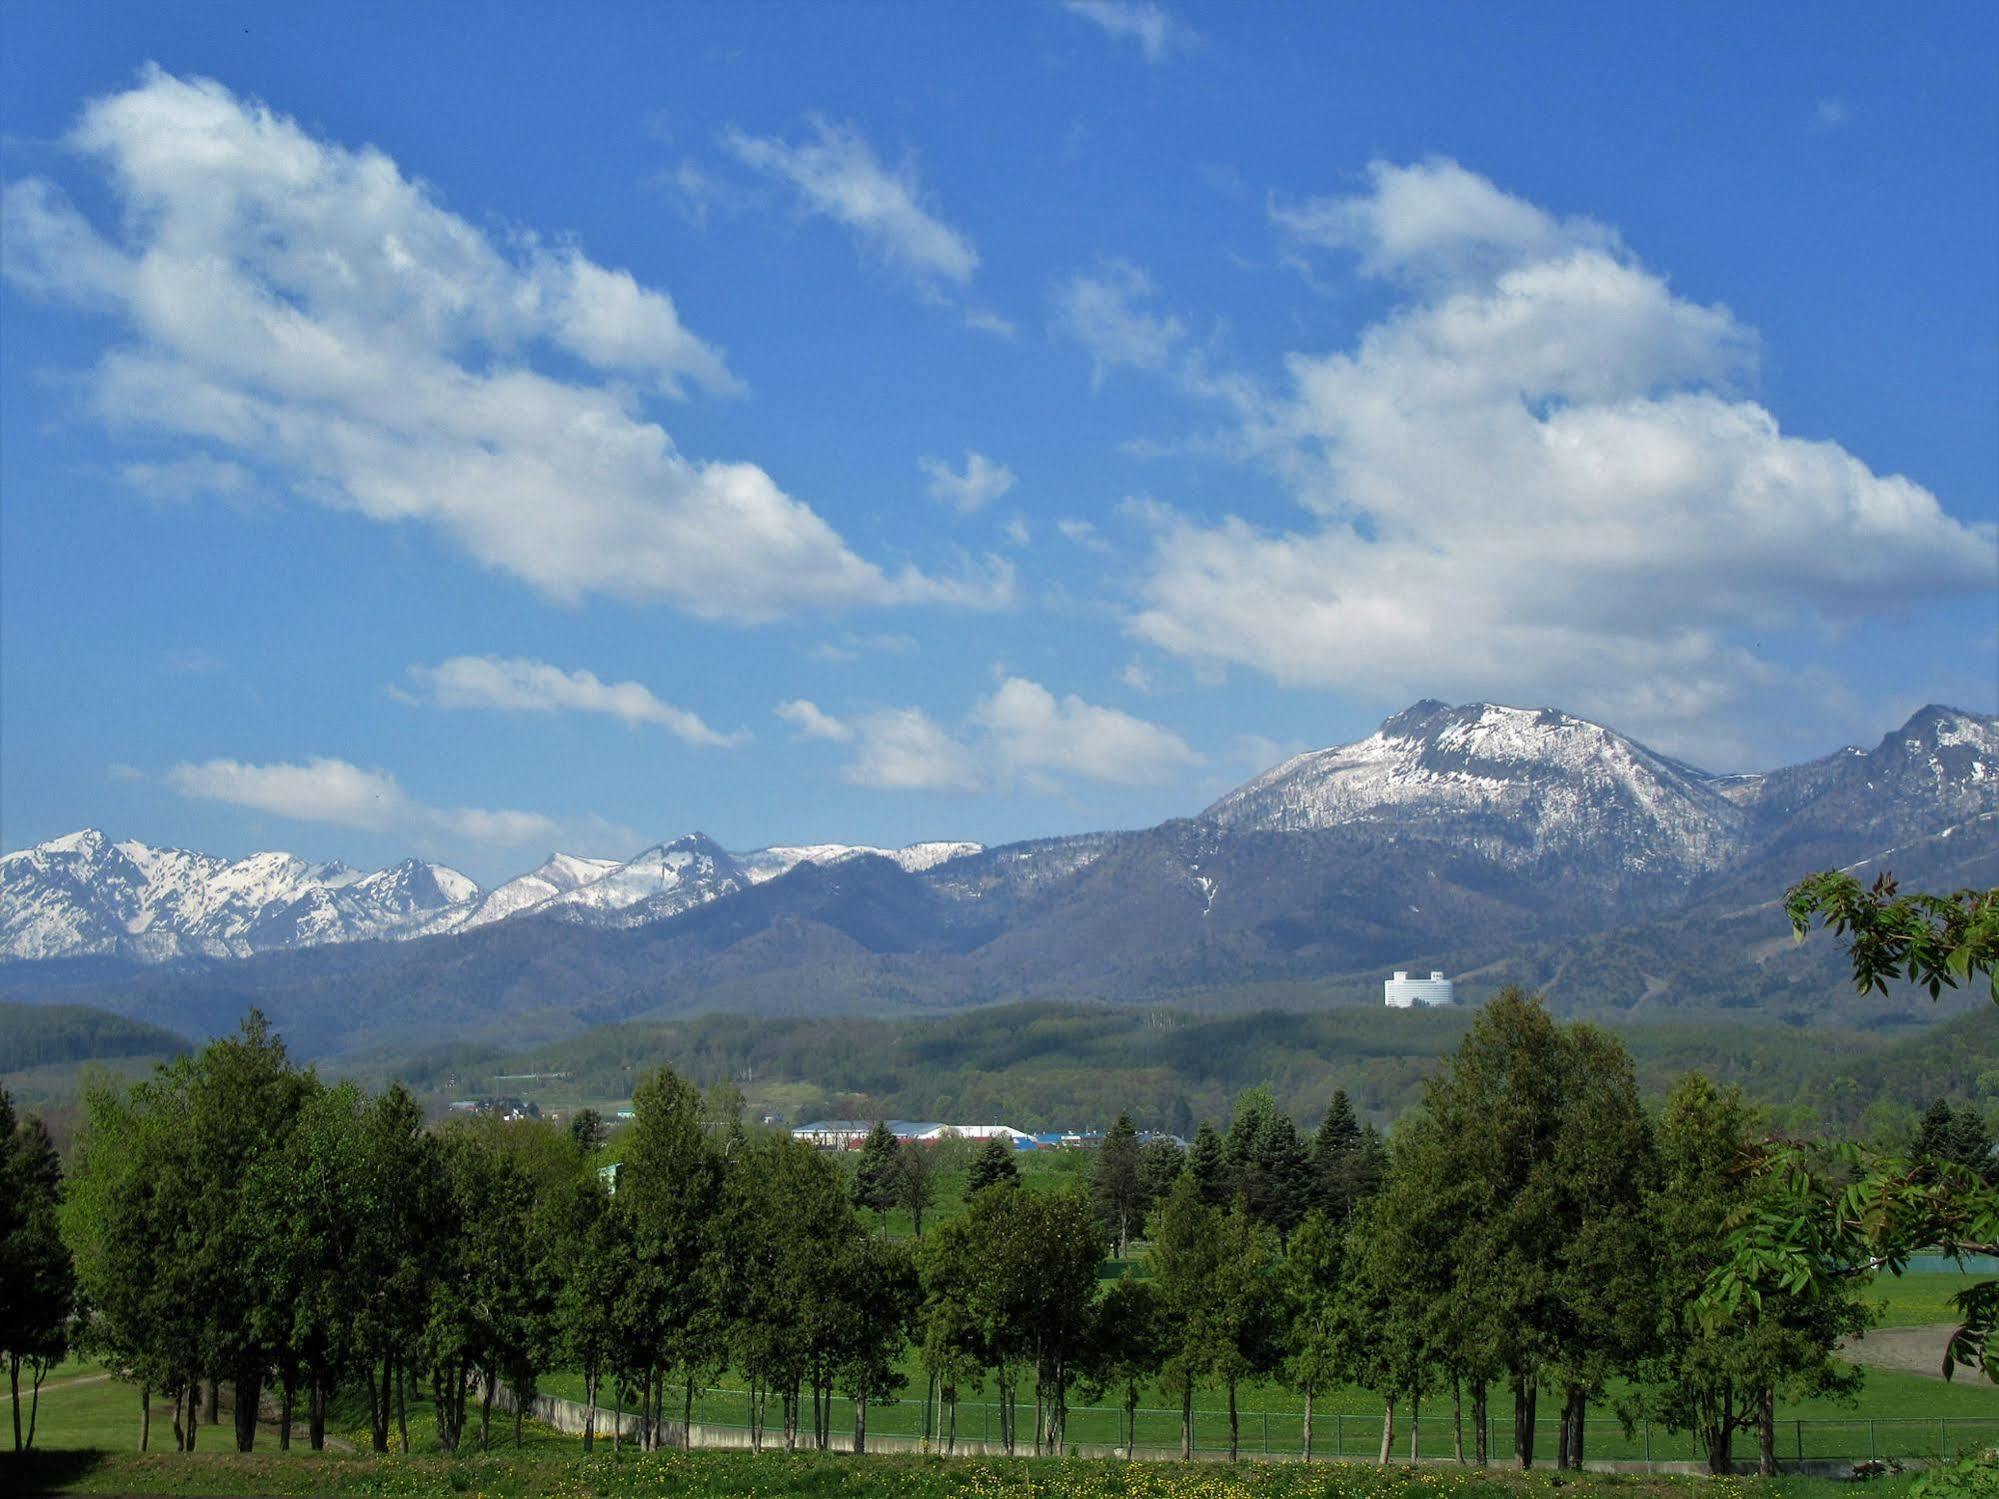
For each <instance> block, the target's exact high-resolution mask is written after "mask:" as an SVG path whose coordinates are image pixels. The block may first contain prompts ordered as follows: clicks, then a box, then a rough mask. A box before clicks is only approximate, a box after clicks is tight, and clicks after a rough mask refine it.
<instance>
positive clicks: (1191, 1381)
mask: <svg viewBox="0 0 1999 1499" xmlns="http://www.w3.org/2000/svg"><path fill="white" fill-rule="evenodd" d="M1219 1145H1220V1142H1219V1141H1216V1146H1217V1152H1216V1153H1217V1154H1219ZM1220 1259H1221V1214H1220V1213H1219V1212H1217V1211H1216V1210H1215V1209H1214V1208H1213V1207H1211V1206H1209V1204H1208V1203H1207V1202H1206V1201H1205V1200H1204V1199H1203V1197H1202V1194H1201V1188H1200V1183H1199V1182H1198V1180H1197V1179H1196V1178H1195V1175H1194V1172H1193V1170H1192V1168H1191V1167H1190V1168H1189V1169H1188V1170H1186V1171H1183V1172H1182V1173H1181V1174H1180V1179H1179V1180H1178V1181H1177V1182H1175V1183H1174V1184H1173V1190H1172V1191H1171V1192H1169V1193H1168V1194H1167V1195H1166V1201H1165V1202H1164V1203H1162V1204H1161V1205H1160V1208H1159V1225H1158V1227H1157V1228H1156V1229H1155V1230H1154V1232H1153V1235H1152V1253H1151V1260H1150V1264H1151V1271H1152V1280H1153V1282H1154V1283H1155V1284H1156V1285H1157V1286H1158V1287H1159V1315H1160V1325H1161V1333H1160V1348H1161V1351H1162V1353H1163V1357H1162V1358H1161V1360H1160V1370H1159V1383H1160V1386H1161V1388H1163V1389H1165V1390H1168V1391H1170V1392H1171V1393H1173V1394H1176V1395H1178V1396H1179V1397H1180V1456H1181V1457H1182V1458H1192V1457H1193V1455H1194V1390H1195V1387H1196V1386H1197V1385H1198V1384H1199V1383H1200V1381H1201V1380H1202V1379H1204V1378H1206V1377H1207V1376H1208V1375H1209V1374H1210V1373H1211V1372H1212V1371H1213V1362H1212V1361H1213V1358H1214V1352H1215V1341H1214V1336H1213V1325H1214V1322H1215V1310H1214V1304H1213V1299H1214V1294H1215V1285H1216V1272H1217V1269H1218V1267H1219V1264H1220Z"/></svg>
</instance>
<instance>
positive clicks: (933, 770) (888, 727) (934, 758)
mask: <svg viewBox="0 0 1999 1499" xmlns="http://www.w3.org/2000/svg"><path fill="white" fill-rule="evenodd" d="M853 728H854V733H855V735H856V737H857V738H858V740H859V748H858V750H857V752H856V753H855V755H854V758H853V760H852V761H851V762H850V763H849V764H848V765H847V767H846V768H845V769H844V770H843V771H842V772H841V775H842V777H843V778H844V779H845V780H846V781H847V782H848V783H850V784H851V785H855V786H872V787H876V788H877V789H880V790H884V791H977V790H979V789H980V787H981V784H982V779H981V776H980V774H979V769H978V766H977V765H976V764H975V763H974V762H973V759H972V755H971V752H970V751H969V750H967V749H966V748H965V746H964V745H962V744H960V743H959V742H958V741H957V740H956V739H954V738H952V737H951V735H949V734H947V733H946V732H945V731H944V730H943V729H942V728H940V727H939V726H938V724H937V722H936V720H935V719H933V718H931V716H930V715H929V714H928V713H925V712H924V711H923V710H922V709H921V708H891V709H888V710H886V711H884V712H880V713H870V714H868V715H866V716H865V717H862V718H858V719H856V720H854V724H853Z"/></svg>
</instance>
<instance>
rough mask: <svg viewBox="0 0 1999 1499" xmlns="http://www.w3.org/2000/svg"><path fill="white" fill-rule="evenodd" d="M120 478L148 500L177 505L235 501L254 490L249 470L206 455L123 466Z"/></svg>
mask: <svg viewBox="0 0 1999 1499" xmlns="http://www.w3.org/2000/svg"><path fill="white" fill-rule="evenodd" d="M118 477H119V479H120V480H121V481H122V482H123V483H124V484H125V485H126V487H128V488H129V489H132V490H133V491H135V492H136V493H138V494H139V495H140V496H141V497H143V498H145V499H148V500H152V501H155V502H166V501H172V502H173V503H176V504H187V503H189V502H191V501H194V500H202V499H233V498H235V497H237V496H239V495H241V494H242V493H243V492H244V491H245V490H247V489H248V488H249V487H250V474H249V471H248V470H247V469H245V468H244V467H243V466H242V465H241V464H240V463H226V462H223V461H222V460H220V459H217V458H212V457H210V456H209V455H208V454H206V453H191V454H189V455H188V456H186V457H184V458H173V459H168V460H166V461H165V462H161V463H137V462H135V463H121V464H119V465H118Z"/></svg>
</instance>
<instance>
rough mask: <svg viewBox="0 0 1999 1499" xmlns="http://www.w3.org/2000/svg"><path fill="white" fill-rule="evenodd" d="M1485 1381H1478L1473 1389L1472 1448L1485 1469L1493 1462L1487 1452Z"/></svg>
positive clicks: (1479, 1463)
mask: <svg viewBox="0 0 1999 1499" xmlns="http://www.w3.org/2000/svg"><path fill="white" fill-rule="evenodd" d="M1487 1414H1488V1412H1487V1410H1486V1404H1485V1381H1484V1380H1482V1379H1481V1380H1478V1381H1476V1382H1475V1383H1474V1384H1473V1385H1472V1387H1471V1424H1472V1446H1473V1449H1474V1450H1475V1451H1476V1452H1477V1454H1478V1458H1477V1461H1478V1465H1479V1466H1480V1467H1481V1468H1483V1467H1484V1466H1485V1465H1486V1464H1487V1463H1488V1462H1489V1461H1491V1456H1492V1454H1491V1453H1490V1452H1488V1451H1487V1450H1486V1416H1487Z"/></svg>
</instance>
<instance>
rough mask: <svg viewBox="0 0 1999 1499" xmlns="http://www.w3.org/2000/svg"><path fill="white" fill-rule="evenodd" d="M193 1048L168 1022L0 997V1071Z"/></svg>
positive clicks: (168, 1053)
mask: <svg viewBox="0 0 1999 1499" xmlns="http://www.w3.org/2000/svg"><path fill="white" fill-rule="evenodd" d="M188 1049H189V1047H188V1044H187V1041H186V1039H185V1038H184V1037H181V1036H178V1035H176V1034H175V1033H174V1032H172V1031H170V1030H167V1029H165V1028H164V1027H161V1026H157V1025H148V1024H147V1023H146V1022H145V1021H143V1020H129V1019H127V1018H126V1017H125V1016H123V1015H113V1014H112V1013H110V1012H109V1011H108V1010H98V1009H93V1008H91V1007H90V1006H89V1005H29V1004H11V1003H6V1002H0V1073H8V1072H21V1071H25V1070H26V1069H27V1068H30V1067H46V1066H50V1065H52V1064H55V1063H59V1062H94V1061H102V1060H106V1059H109V1058H113V1057H143V1056H173V1055H175V1054H176V1053H179V1052H183V1051H186V1050H188Z"/></svg>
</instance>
